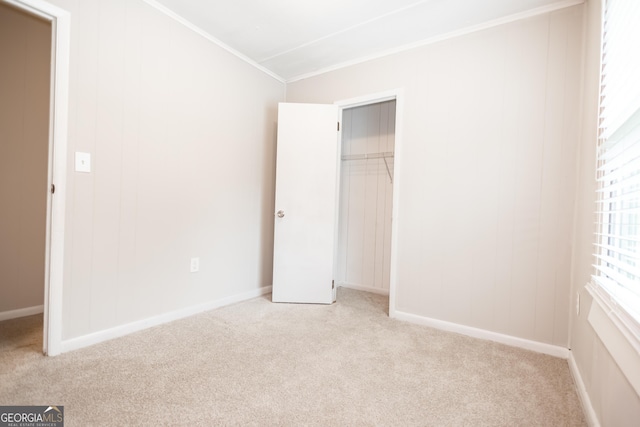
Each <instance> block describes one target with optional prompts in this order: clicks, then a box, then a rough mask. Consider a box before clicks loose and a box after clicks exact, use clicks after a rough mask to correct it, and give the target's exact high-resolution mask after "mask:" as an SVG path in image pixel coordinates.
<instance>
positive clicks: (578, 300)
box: [576, 292, 580, 316]
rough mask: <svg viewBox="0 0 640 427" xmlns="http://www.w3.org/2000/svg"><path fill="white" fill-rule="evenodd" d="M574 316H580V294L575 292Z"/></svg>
mask: <svg viewBox="0 0 640 427" xmlns="http://www.w3.org/2000/svg"><path fill="white" fill-rule="evenodd" d="M576 316H580V292H576Z"/></svg>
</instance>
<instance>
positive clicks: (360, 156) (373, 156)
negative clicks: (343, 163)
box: [342, 151, 393, 184]
mask: <svg viewBox="0 0 640 427" xmlns="http://www.w3.org/2000/svg"><path fill="white" fill-rule="evenodd" d="M392 158H393V152H391V151H386V152H384V153H369V154H345V155H344V156H342V160H369V159H382V160H384V165H385V166H386V168H387V174H388V175H389V180H390V181H391V183H392V184H393V176H392V175H391V170H390V169H389V163H388V162H387V159H392Z"/></svg>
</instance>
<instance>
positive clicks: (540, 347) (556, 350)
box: [393, 310, 570, 359]
mask: <svg viewBox="0 0 640 427" xmlns="http://www.w3.org/2000/svg"><path fill="white" fill-rule="evenodd" d="M393 318H395V319H398V320H404V321H406V322H411V323H416V324H418V325H424V326H429V327H432V328H435V329H440V330H443V331H448V332H455V333H457V334H461V335H466V336H469V337H473V338H480V339H483V340H488V341H494V342H498V343H500V344H506V345H509V346H511V347H518V348H523V349H525V350H531V351H535V352H537V353H543V354H548V355H550V356H554V357H560V358H562V359H568V358H569V354H570V351H569V349H568V348H565V347H560V346H557V345H551V344H546V343H541V342H537V341H531V340H526V339H524V338H518V337H513V336H511V335H504V334H500V333H498V332H491V331H487V330H484V329H478V328H473V327H471V326H464V325H459V324H457V323H451V322H445V321H443V320H437V319H432V318H429V317H423V316H417V315H415V314H410V313H405V312H402V311H397V310H396V311H394V314H393Z"/></svg>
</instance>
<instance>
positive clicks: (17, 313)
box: [0, 305, 44, 322]
mask: <svg viewBox="0 0 640 427" xmlns="http://www.w3.org/2000/svg"><path fill="white" fill-rule="evenodd" d="M43 312H44V305H36V306H35V307H27V308H19V309H17V310H9V311H3V312H0V322H2V321H3V320H9V319H17V318H18V317H26V316H33V315H34V314H40V313H43Z"/></svg>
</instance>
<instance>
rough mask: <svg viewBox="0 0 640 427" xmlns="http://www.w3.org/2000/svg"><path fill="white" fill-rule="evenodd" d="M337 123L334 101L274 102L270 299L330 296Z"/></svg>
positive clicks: (322, 298) (310, 299)
mask: <svg viewBox="0 0 640 427" xmlns="http://www.w3.org/2000/svg"><path fill="white" fill-rule="evenodd" d="M337 123H338V107H337V106H335V105H318V104H290V103H281V104H279V107H278V152H277V163H276V203H275V209H276V213H275V225H274V228H275V231H274V254H273V294H272V300H273V302H293V303H318V304H331V303H332V302H333V301H334V298H333V295H334V292H333V290H332V288H333V286H332V282H333V273H334V259H335V255H334V254H335V238H336V227H337V210H336V209H337V191H338V189H337V179H338V176H337V170H338V161H339V159H338V156H339V152H338V151H339V150H338V147H339V144H338V130H337Z"/></svg>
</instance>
